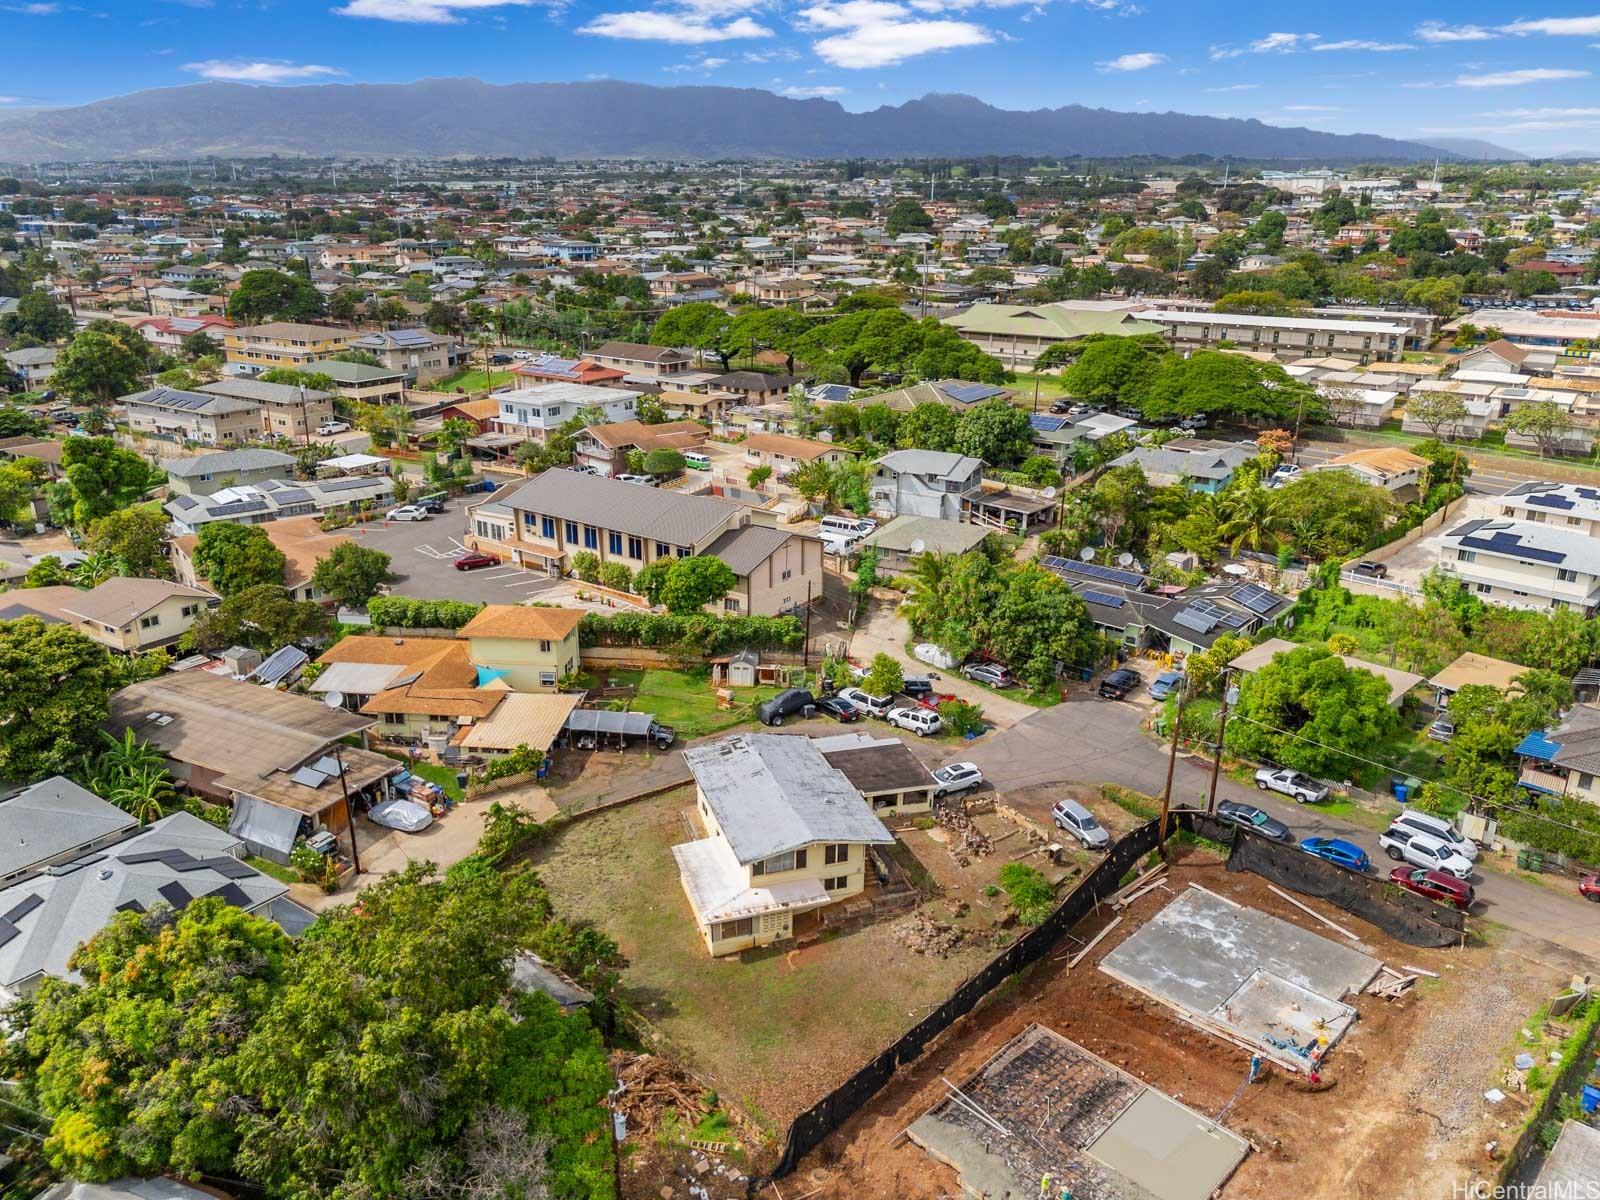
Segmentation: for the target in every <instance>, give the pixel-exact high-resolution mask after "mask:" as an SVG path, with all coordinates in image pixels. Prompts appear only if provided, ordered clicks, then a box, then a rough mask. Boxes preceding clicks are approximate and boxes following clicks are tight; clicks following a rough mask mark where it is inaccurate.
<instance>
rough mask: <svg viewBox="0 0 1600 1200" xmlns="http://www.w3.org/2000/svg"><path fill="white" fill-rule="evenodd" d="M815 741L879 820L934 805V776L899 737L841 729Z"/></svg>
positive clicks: (910, 814) (924, 810) (829, 761)
mask: <svg viewBox="0 0 1600 1200" xmlns="http://www.w3.org/2000/svg"><path fill="white" fill-rule="evenodd" d="M815 741H816V747H817V749H818V750H820V751H822V757H823V758H825V759H827V760H828V765H829V766H830V767H833V768H834V769H835V770H837V771H839V772H841V773H842V774H843V775H844V777H845V778H846V779H848V780H849V781H850V782H851V784H852V785H853V786H854V787H855V789H856V791H858V792H860V793H861V796H862V798H863V799H864V800H866V802H867V803H868V804H870V805H871V806H872V811H873V813H875V814H876V815H877V816H878V818H879V819H880V820H885V821H887V820H890V819H892V818H895V817H905V816H916V815H918V814H921V813H925V812H927V811H928V810H929V809H930V808H932V807H933V786H934V784H933V776H932V775H931V774H929V772H928V768H927V767H925V766H923V764H922V760H921V759H919V758H918V757H917V756H916V755H915V754H913V753H911V749H910V747H908V746H907V745H906V744H905V743H904V742H902V741H901V740H900V739H899V738H893V737H888V738H878V737H873V736H872V735H871V734H868V733H840V734H835V735H834V736H833V737H823V738H817V739H815Z"/></svg>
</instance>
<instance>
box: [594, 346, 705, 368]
mask: <svg viewBox="0 0 1600 1200" xmlns="http://www.w3.org/2000/svg"><path fill="white" fill-rule="evenodd" d="M589 357H590V358H625V359H628V360H630V361H632V362H657V363H658V362H677V361H679V360H681V359H685V358H687V357H689V356H688V355H687V354H685V353H684V352H683V351H682V350H674V349H673V348H672V347H671V346H646V345H643V344H641V343H639V342H607V343H606V344H605V345H603V346H601V347H600V348H599V349H598V350H591V351H590V352H589Z"/></svg>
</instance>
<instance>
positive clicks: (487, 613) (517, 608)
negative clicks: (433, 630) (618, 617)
mask: <svg viewBox="0 0 1600 1200" xmlns="http://www.w3.org/2000/svg"><path fill="white" fill-rule="evenodd" d="M581 620H583V613H582V612H581V611H580V610H578V609H576V608H544V607H536V606H534V605H530V604H489V605H485V606H484V609H483V611H482V612H480V613H479V614H478V615H477V616H475V617H473V618H472V620H470V621H468V622H467V623H466V624H465V625H464V626H462V627H461V629H460V630H459V631H458V632H457V633H456V636H457V637H459V638H475V637H485V638H538V639H539V640H540V641H547V642H558V641H560V640H561V639H562V638H564V637H566V636H567V634H569V633H571V632H572V631H573V630H574V629H576V628H577V627H578V622H579V621H581Z"/></svg>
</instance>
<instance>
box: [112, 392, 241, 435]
mask: <svg viewBox="0 0 1600 1200" xmlns="http://www.w3.org/2000/svg"><path fill="white" fill-rule="evenodd" d="M118 403H120V404H121V405H122V408H123V412H124V414H125V415H126V417H127V421H128V428H129V429H130V430H132V431H133V432H134V433H136V434H140V433H142V434H145V435H146V436H148V437H152V438H157V439H159V440H161V441H166V442H195V443H198V444H199V445H202V446H228V445H237V444H239V443H241V442H249V441H254V440H255V439H256V438H258V437H259V436H260V434H261V406H260V405H258V404H256V403H255V402H253V401H249V400H240V399H238V398H237V397H234V396H220V395H214V394H211V393H207V392H190V391H184V390H183V389H181V388H170V387H167V386H166V385H164V384H160V385H157V386H156V387H153V388H150V389H149V390H148V391H143V392H135V393H133V394H132V395H131V396H123V397H122V398H121V400H119V401H118Z"/></svg>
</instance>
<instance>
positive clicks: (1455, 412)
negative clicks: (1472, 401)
mask: <svg viewBox="0 0 1600 1200" xmlns="http://www.w3.org/2000/svg"><path fill="white" fill-rule="evenodd" d="M1466 415H1467V402H1466V401H1465V400H1463V399H1462V398H1461V397H1460V396H1458V395H1456V394H1455V393H1454V392H1413V393H1411V395H1409V396H1408V397H1406V417H1407V419H1409V420H1412V421H1415V422H1416V423H1417V424H1419V425H1422V426H1424V427H1425V428H1426V429H1427V431H1428V434H1429V436H1431V437H1433V438H1436V439H1437V438H1441V437H1454V436H1455V435H1456V432H1457V430H1458V428H1459V426H1460V424H1461V421H1462V419H1463V418H1464V417H1466Z"/></svg>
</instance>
